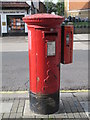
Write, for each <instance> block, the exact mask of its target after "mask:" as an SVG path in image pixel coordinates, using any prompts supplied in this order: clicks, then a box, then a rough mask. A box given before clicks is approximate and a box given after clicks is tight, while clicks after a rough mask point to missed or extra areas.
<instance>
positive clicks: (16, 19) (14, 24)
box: [7, 15, 25, 35]
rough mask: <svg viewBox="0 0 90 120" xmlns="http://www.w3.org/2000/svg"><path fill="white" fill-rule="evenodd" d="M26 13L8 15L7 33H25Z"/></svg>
mask: <svg viewBox="0 0 90 120" xmlns="http://www.w3.org/2000/svg"><path fill="white" fill-rule="evenodd" d="M23 17H24V15H19V16H18V15H7V33H8V34H9V35H13V34H16V35H20V34H21V35H22V34H24V33H25V24H24V22H23V20H22V18H23Z"/></svg>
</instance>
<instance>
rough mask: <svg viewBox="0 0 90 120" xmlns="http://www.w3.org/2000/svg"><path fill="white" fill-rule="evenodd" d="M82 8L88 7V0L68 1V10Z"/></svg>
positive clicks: (89, 2) (89, 3) (89, 6)
mask: <svg viewBox="0 0 90 120" xmlns="http://www.w3.org/2000/svg"><path fill="white" fill-rule="evenodd" d="M83 9H90V1H87V0H78V1H77V0H76V1H75V0H74V1H73V0H70V1H69V10H83Z"/></svg>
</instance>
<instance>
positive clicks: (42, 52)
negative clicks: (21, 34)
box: [36, 29, 61, 94]
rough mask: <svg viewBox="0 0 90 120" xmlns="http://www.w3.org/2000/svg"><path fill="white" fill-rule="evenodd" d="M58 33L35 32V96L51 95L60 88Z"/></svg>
mask: <svg viewBox="0 0 90 120" xmlns="http://www.w3.org/2000/svg"><path fill="white" fill-rule="evenodd" d="M60 33H61V32H59V33H57V32H54V33H52V32H45V31H42V30H38V29H37V30H36V37H37V38H38V39H37V45H36V51H37V52H36V64H37V65H36V66H37V68H36V69H37V70H36V74H37V77H36V81H37V83H36V92H37V94H52V93H55V92H57V91H58V89H59V87H60V83H59V82H60V81H59V80H60V67H59V63H60V47H58V46H59V45H60V41H59V40H58V37H60ZM43 35H44V36H43Z"/></svg>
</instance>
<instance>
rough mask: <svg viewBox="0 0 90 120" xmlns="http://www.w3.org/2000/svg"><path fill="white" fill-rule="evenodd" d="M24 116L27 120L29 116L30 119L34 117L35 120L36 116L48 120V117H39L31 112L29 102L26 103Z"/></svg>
mask: <svg viewBox="0 0 90 120" xmlns="http://www.w3.org/2000/svg"><path fill="white" fill-rule="evenodd" d="M23 115H24V118H25V117H26V118H27V116H29V117H30V118H33V116H34V118H35V116H36V118H48V115H39V114H35V113H33V112H32V111H31V110H30V105H29V100H26V101H25V108H24V113H23Z"/></svg>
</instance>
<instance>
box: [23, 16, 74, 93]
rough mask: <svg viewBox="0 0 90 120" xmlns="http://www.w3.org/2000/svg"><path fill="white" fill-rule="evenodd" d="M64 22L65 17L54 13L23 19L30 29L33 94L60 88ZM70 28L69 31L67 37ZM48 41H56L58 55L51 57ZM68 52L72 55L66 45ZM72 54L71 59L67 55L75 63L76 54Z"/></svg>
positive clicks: (54, 90)
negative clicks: (73, 55)
mask: <svg viewBox="0 0 90 120" xmlns="http://www.w3.org/2000/svg"><path fill="white" fill-rule="evenodd" d="M63 20H64V18H63V17H61V16H57V15H51V14H35V15H31V16H28V17H24V18H23V21H24V22H26V23H27V26H28V45H29V47H28V48H29V74H30V91H31V92H32V93H35V94H53V93H55V92H57V91H59V89H60V63H61V27H60V24H61V23H62V22H63ZM70 29H71V28H69V27H67V28H65V35H66V34H67V32H69V30H70ZM48 42H55V55H52V56H48V55H47V50H48V48H47V47H48V45H47V44H48ZM71 44H72V43H70V46H72V45H71ZM71 48H72V47H70V49H71ZM64 49H65V51H66V52H65V54H67V53H68V52H69V53H70V49H67V48H66V47H65V46H64ZM70 55H71V57H70V60H68V59H69V58H68V56H66V55H64V57H65V59H67V62H70V61H72V54H71V53H70Z"/></svg>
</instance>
